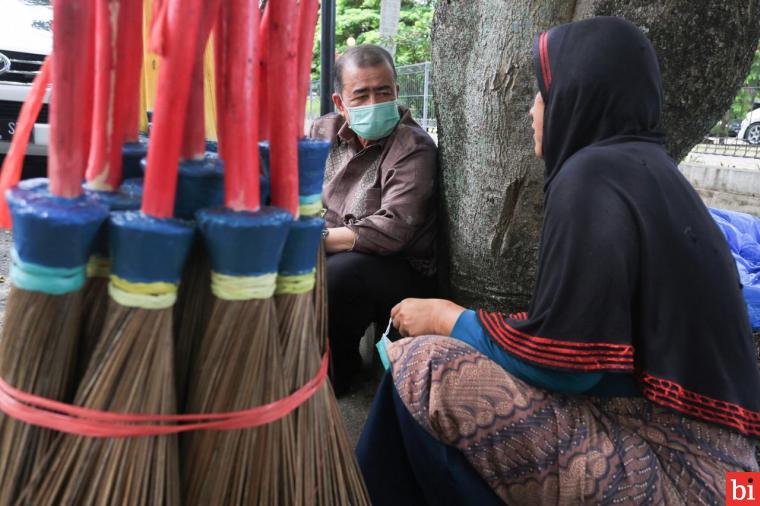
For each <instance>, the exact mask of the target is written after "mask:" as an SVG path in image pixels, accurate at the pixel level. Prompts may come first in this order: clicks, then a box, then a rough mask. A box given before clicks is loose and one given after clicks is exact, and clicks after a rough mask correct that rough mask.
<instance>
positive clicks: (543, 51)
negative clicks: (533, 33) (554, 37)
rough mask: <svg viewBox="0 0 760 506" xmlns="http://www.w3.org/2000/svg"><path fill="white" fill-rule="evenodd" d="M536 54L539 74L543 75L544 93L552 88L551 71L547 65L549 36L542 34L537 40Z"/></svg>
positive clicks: (546, 33)
mask: <svg viewBox="0 0 760 506" xmlns="http://www.w3.org/2000/svg"><path fill="white" fill-rule="evenodd" d="M538 53H539V58H540V60H541V73H542V74H543V78H544V84H545V85H546V91H549V88H551V86H552V69H551V65H550V64H549V34H548V32H544V33H542V34H541V35H540V36H539V38H538Z"/></svg>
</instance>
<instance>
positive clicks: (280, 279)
mask: <svg viewBox="0 0 760 506" xmlns="http://www.w3.org/2000/svg"><path fill="white" fill-rule="evenodd" d="M316 281H317V277H316V270H312V271H311V272H308V273H306V274H298V275H295V276H282V275H280V276H277V291H276V292H275V293H277V295H297V294H300V293H308V292H310V291H312V290H313V289H314V285H315V284H316Z"/></svg>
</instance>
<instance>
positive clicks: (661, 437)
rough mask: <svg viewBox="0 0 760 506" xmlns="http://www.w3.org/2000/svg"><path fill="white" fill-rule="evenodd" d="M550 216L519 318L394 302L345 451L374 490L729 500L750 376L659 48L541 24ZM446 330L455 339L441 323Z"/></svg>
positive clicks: (608, 29) (753, 373)
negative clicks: (384, 366) (674, 135)
mask: <svg viewBox="0 0 760 506" xmlns="http://www.w3.org/2000/svg"><path fill="white" fill-rule="evenodd" d="M534 62H535V69H536V74H537V79H538V87H539V90H540V92H539V93H538V95H537V96H536V99H535V103H534V105H533V108H532V109H531V114H532V116H533V120H534V123H533V127H534V129H535V141H536V153H537V155H538V156H540V157H542V158H543V159H544V162H545V164H546V173H545V186H544V192H545V206H544V207H545V218H544V228H543V232H542V240H541V250H540V260H539V270H538V276H537V280H536V287H535V293H534V294H533V298H532V301H531V305H530V308H529V311H528V312H527V313H521V314H512V315H508V316H507V315H503V314H500V313H490V312H487V311H482V310H481V311H477V312H474V311H471V310H465V309H464V308H461V307H459V306H457V305H456V304H454V303H451V302H448V301H442V300H419V299H418V300H414V299H410V300H405V301H403V302H402V303H401V304H399V305H398V306H396V307H395V308H394V309H393V311H392V318H393V322H394V325H395V326H396V327H397V328H398V329H399V330H400V332H401V333H402V335H406V336H421V337H414V338H409V339H402V340H400V341H398V342H396V343H393V344H391V345H389V346H388V347H387V350H386V351H387V355H388V358H389V360H390V364H391V365H390V371H389V373H387V374H386V376H385V378H384V379H383V382H382V383H381V385H380V389H379V391H378V394H377V396H376V398H375V401H374V404H373V407H372V412H371V414H370V418H369V420H368V422H367V425H366V426H365V430H364V433H363V434H362V437H361V439H360V441H359V445H358V448H357V453H358V456H359V461H360V465H361V467H362V470H363V472H364V475H365V479H366V481H367V486H368V488H369V491H370V495H371V497H372V499H373V502H374V504H376V505H384V504H394V505H398V504H436V505H440V504H478V505H481V504H501V503H502V502H506V503H509V504H520V505H523V504H555V503H563V504H576V503H591V504H598V503H613V502H620V503H625V504H647V503H665V504H697V503H700V504H701V503H707V504H724V503H725V483H726V473H727V472H730V471H757V470H758V464H757V461H756V460H755V455H754V445H753V442H752V440H751V438H753V437H758V436H760V372H759V371H758V365H757V361H756V351H755V348H754V344H753V342H752V336H751V330H750V326H749V320H748V317H747V313H746V307H745V304H744V301H743V298H742V293H741V285H740V283H739V278H738V274H737V270H736V266H735V264H734V260H733V258H732V257H731V254H730V252H729V248H728V245H727V244H726V241H725V239H724V238H723V236H722V234H721V232H720V230H719V229H718V227H717V226H716V225H715V223H714V222H713V220H712V218H711V217H710V215H709V213H708V211H707V209H706V208H705V206H704V205H703V203H702V202H701V200H700V198H699V196H698V195H697V194H696V193H695V191H694V190H693V189H692V188H691V186H690V185H689V183H688V182H687V181H686V180H685V179H684V178H683V177H682V176H681V174H680V173H679V171H678V168H677V166H676V164H675V163H674V162H673V160H672V159H671V158H670V157H669V156H668V154H667V152H666V151H665V148H664V145H663V135H662V134H661V133H660V131H659V122H660V112H661V109H662V87H661V79H660V70H659V67H658V63H657V57H656V54H655V51H654V48H653V47H652V45H651V44H650V42H649V41H648V40H647V38H646V37H645V36H644V35H643V34H642V33H641V32H640V30H638V29H637V28H636V27H635V26H633V25H631V24H630V23H628V22H627V21H624V20H621V19H617V18H593V19H589V20H586V21H581V22H577V23H571V24H567V25H562V26H558V27H555V28H553V29H551V30H549V31H548V32H546V33H542V34H541V35H540V36H538V37H537V38H536V42H535V46H534ZM442 336H450V337H442Z"/></svg>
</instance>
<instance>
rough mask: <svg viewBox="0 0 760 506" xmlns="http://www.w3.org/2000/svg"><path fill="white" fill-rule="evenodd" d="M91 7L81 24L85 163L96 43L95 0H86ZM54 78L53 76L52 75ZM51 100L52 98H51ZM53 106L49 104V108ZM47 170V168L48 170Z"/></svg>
mask: <svg viewBox="0 0 760 506" xmlns="http://www.w3.org/2000/svg"><path fill="white" fill-rule="evenodd" d="M88 1H89V3H90V5H91V8H90V15H89V18H88V20H87V25H85V26H83V27H82V28H81V29H82V30H86V31H87V32H88V33H89V37H88V38H89V40H88V43H87V53H86V55H85V57H84V58H83V59H82V74H83V76H84V77H83V81H84V82H83V84H82V86H85V87H86V88H87V92H86V94H85V101H84V102H83V103H82V104H81V106H80V109H81V110H82V111H83V114H84V118H83V121H84V127H83V133H82V153H84V156H85V163H86V162H87V161H88V159H87V157H88V156H89V153H90V146H91V144H92V124H93V121H94V110H95V45H96V36H97V34H96V33H95V31H96V30H95V15H96V13H95V11H96V9H95V0H88ZM53 79H55V77H53ZM51 102H52V98H51ZM52 108H53V106H52V105H51V110H52ZM82 169H83V171H84V170H85V169H86V166H85V167H83V168H82ZM48 172H49V170H48Z"/></svg>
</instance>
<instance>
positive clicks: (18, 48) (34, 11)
mask: <svg viewBox="0 0 760 506" xmlns="http://www.w3.org/2000/svg"><path fill="white" fill-rule="evenodd" d="M52 19H53V7H52V6H51V4H50V0H0V155H1V154H3V153H6V152H7V151H8V148H9V146H10V140H11V138H12V137H13V134H14V133H15V130H16V119H17V118H18V114H19V111H20V110H21V104H22V103H23V102H24V100H25V99H26V96H27V94H28V93H29V90H30V89H31V86H32V81H33V80H34V77H35V76H36V75H37V73H38V72H39V70H40V67H41V66H42V62H43V60H44V59H45V56H47V55H48V54H50V51H51V50H52V47H53V33H52ZM48 98H49V93H48V97H46V98H45V105H44V106H43V107H42V110H41V111H40V115H39V117H38V118H37V124H35V126H34V130H33V132H32V138H31V139H30V143H29V149H28V150H27V154H29V155H46V154H47V145H48V138H49V128H48V106H47V101H48Z"/></svg>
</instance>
